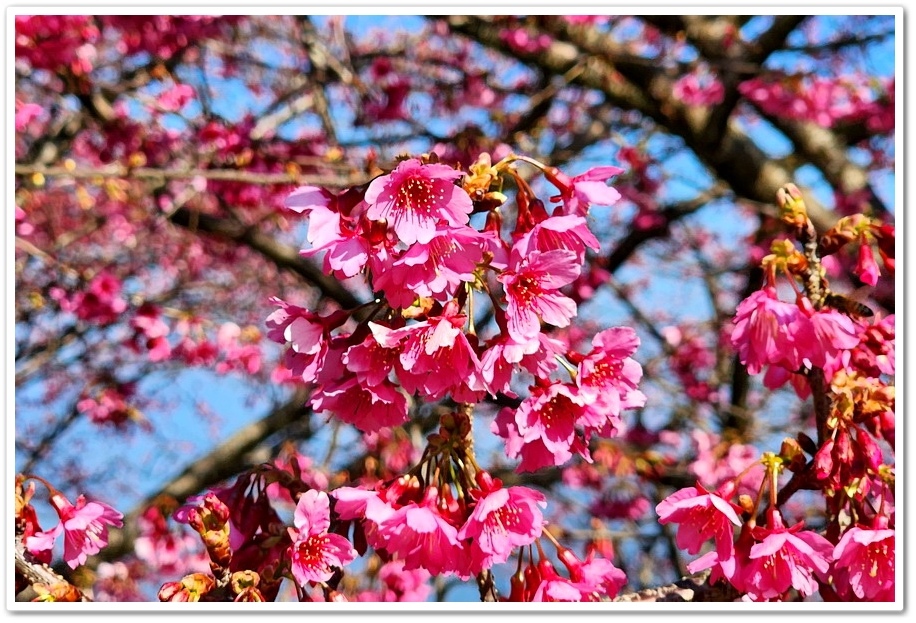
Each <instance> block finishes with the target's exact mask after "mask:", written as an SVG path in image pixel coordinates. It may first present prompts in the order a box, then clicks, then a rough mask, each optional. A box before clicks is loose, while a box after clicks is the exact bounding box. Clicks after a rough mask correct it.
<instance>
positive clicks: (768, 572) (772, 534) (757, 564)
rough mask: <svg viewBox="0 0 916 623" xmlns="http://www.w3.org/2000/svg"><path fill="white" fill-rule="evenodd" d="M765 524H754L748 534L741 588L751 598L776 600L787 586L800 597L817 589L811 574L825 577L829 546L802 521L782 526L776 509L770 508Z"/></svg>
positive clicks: (829, 552)
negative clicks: (750, 543)
mask: <svg viewBox="0 0 916 623" xmlns="http://www.w3.org/2000/svg"><path fill="white" fill-rule="evenodd" d="M769 517H770V522H769V526H767V527H762V526H758V527H756V528H754V529H752V531H751V533H752V535H753V537H754V539H755V541H756V543H755V544H754V545H753V546H751V549H750V553H749V554H748V561H747V563H746V566H745V567H744V569H742V580H743V583H744V590H745V591H746V592H747V594H748V596H749V597H750V598H751V599H753V600H754V601H764V600H770V599H779V598H780V597H782V595H783V594H784V593H785V592H786V591H788V590H789V589H790V588H794V589H796V590H797V591H798V592H799V593H800V594H801V595H802V596H804V597H807V596H809V595H813V594H814V593H815V592H817V590H818V584H817V580H816V579H815V576H818V577H820V578H821V579H826V578H827V573H828V571H829V570H830V563H831V562H832V561H833V549H834V547H833V545H831V543H830V541H828V540H827V539H825V538H824V537H822V536H821V535H819V534H817V533H816V532H811V531H810V530H802V529H801V528H802V526H803V525H804V524H803V523H798V524H796V525H795V526H793V527H791V528H786V527H785V525H784V524H783V522H782V518H781V516H780V515H779V512H778V511H774V510H773V509H770V513H769Z"/></svg>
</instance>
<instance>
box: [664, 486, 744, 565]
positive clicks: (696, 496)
mask: <svg viewBox="0 0 916 623" xmlns="http://www.w3.org/2000/svg"><path fill="white" fill-rule="evenodd" d="M739 511H740V508H739V507H738V506H736V505H735V504H732V503H731V502H729V501H728V500H727V499H725V498H724V497H722V496H721V495H720V494H719V493H718V492H716V493H713V492H710V491H707V490H706V489H705V488H703V486H702V485H700V484H697V486H696V487H687V488H685V489H680V490H678V491H675V492H674V493H672V494H671V495H669V496H668V497H667V498H665V499H664V500H662V501H661V502H660V503H659V504H658V506H656V507H655V512H656V513H658V521H659V523H660V524H662V525H664V524H668V523H676V524H678V529H677V546H678V547H679V548H681V549H684V550H686V551H687V552H688V553H690V554H696V553H697V552H699V551H700V548H701V547H702V546H703V544H704V543H705V542H706V541H708V540H709V539H715V543H716V550H715V551H716V554H717V558H718V561H719V563H720V565H721V566H722V568H723V570H724V571H725V575H726V576H729V577H730V576H731V571H733V570H734V555H735V547H734V542H735V537H734V529H735V527H736V526H740V525H741V520H740V519H739V517H738V512H739Z"/></svg>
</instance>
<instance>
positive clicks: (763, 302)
mask: <svg viewBox="0 0 916 623" xmlns="http://www.w3.org/2000/svg"><path fill="white" fill-rule="evenodd" d="M801 323H802V316H801V310H799V308H798V306H797V305H793V304H791V303H783V302H782V301H780V300H779V299H778V298H777V296H776V290H775V289H774V288H771V287H767V288H764V289H763V290H758V291H756V292H754V293H753V294H751V295H750V296H749V297H747V298H746V299H744V300H743V301H741V303H740V304H739V305H738V310H737V315H736V316H735V330H734V331H732V335H731V341H732V344H733V345H734V346H735V347H736V348H737V349H738V356H739V357H740V359H741V363H743V364H744V365H746V366H747V371H748V373H749V374H759V373H760V370H761V369H762V368H763V366H765V365H767V364H779V365H782V366H784V367H785V368H787V369H789V370H793V371H794V370H797V369H798V367H799V366H800V364H801V358H800V356H799V354H798V351H797V348H796V338H795V336H796V333H798V331H799V330H800V325H801Z"/></svg>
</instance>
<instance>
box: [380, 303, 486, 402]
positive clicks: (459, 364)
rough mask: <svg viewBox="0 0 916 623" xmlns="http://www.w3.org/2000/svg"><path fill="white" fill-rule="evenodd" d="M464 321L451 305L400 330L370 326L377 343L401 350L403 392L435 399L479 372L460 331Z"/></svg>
mask: <svg viewBox="0 0 916 623" xmlns="http://www.w3.org/2000/svg"><path fill="white" fill-rule="evenodd" d="M466 321H467V317H466V316H463V315H459V314H458V313H457V305H453V304H451V303H450V304H448V305H446V307H445V309H444V310H443V312H442V315H440V316H435V317H432V318H430V319H429V320H425V321H423V322H418V323H416V324H412V325H410V326H407V327H402V328H400V329H393V330H392V329H389V328H388V327H385V326H383V325H379V324H375V323H369V326H370V328H371V329H372V334H373V335H374V336H375V339H376V340H377V341H378V343H379V344H381V345H382V346H384V347H386V348H393V349H397V350H400V355H399V357H398V362H399V364H400V369H398V371H397V374H398V379H399V380H400V381H401V385H402V386H403V387H404V389H405V390H407V391H408V392H409V393H411V394H412V393H415V392H417V393H420V394H421V395H423V396H424V397H425V398H428V399H432V400H438V399H439V398H441V397H442V396H443V395H444V394H446V393H448V392H450V391H454V390H456V389H460V388H461V387H463V385H464V384H465V383H466V382H467V381H468V380H469V379H471V378H472V377H476V376H477V375H479V373H480V360H479V359H478V358H477V354H476V353H475V352H474V350H473V349H472V348H471V345H470V343H469V342H468V339H467V336H466V335H465V334H464V332H463V331H462V330H461V327H462V326H463V325H464V323H465V322H466ZM475 383H476V381H475Z"/></svg>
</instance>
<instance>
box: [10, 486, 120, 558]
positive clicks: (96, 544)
mask: <svg viewBox="0 0 916 623" xmlns="http://www.w3.org/2000/svg"><path fill="white" fill-rule="evenodd" d="M51 505H52V506H53V507H54V510H56V511H57V514H58V516H59V517H60V523H59V524H57V525H56V526H54V527H53V528H52V529H51V530H50V531H48V532H39V533H36V534H35V535H34V536H30V537H28V538H27V539H26V543H25V545H26V547H27V548H28V549H29V551H33V552H41V551H45V550H50V549H51V548H52V547H53V546H54V541H55V540H57V537H58V536H59V535H60V533H61V532H63V534H64V561H65V562H66V563H67V565H69V566H70V568H71V569H76V568H77V567H78V566H79V565H82V564H85V562H86V559H87V558H88V557H89V556H92V555H95V554H98V553H99V552H100V551H101V550H102V548H103V547H105V546H106V545H108V526H115V527H116V528H120V527H121V526H122V525H123V522H122V521H121V519H122V518H123V517H124V516H123V515H122V514H121V513H119V512H118V511H116V510H115V509H113V508H111V507H110V506H108V505H107V504H104V503H102V502H87V501H86V498H85V496H82V495H81V496H79V497H78V498H77V499H76V505H75V506H74V505H73V504H71V503H70V501H69V500H68V499H67V498H65V497H64V496H63V495H61V494H60V493H54V494H53V495H52V496H51Z"/></svg>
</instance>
